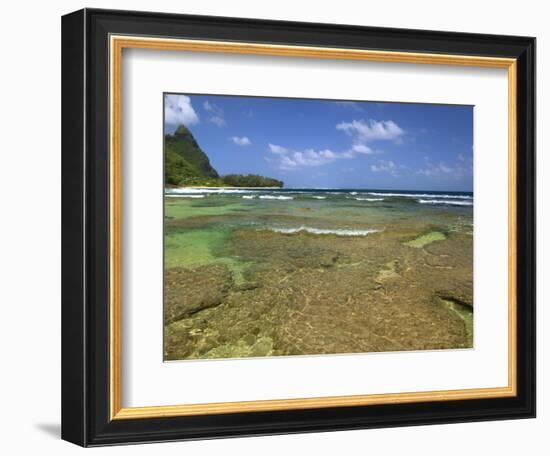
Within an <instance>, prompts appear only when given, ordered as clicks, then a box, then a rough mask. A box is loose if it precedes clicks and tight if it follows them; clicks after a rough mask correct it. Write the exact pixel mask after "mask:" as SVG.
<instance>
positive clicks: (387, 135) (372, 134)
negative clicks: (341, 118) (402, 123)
mask: <svg viewBox="0 0 550 456" xmlns="http://www.w3.org/2000/svg"><path fill="white" fill-rule="evenodd" d="M336 129H337V130H342V131H345V132H346V133H348V134H349V135H352V136H353V137H354V138H355V140H356V141H357V142H358V143H359V144H364V143H368V142H371V141H380V140H386V141H387V140H390V141H396V140H398V139H400V138H401V137H402V136H403V134H404V133H405V132H404V131H403V129H401V127H399V125H397V124H396V123H395V122H394V121H393V120H383V121H380V122H379V121H376V120H373V119H370V120H368V121H365V120H362V119H361V120H352V121H351V122H340V123H339V124H338V125H336Z"/></svg>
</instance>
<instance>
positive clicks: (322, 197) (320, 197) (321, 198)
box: [313, 196, 327, 200]
mask: <svg viewBox="0 0 550 456" xmlns="http://www.w3.org/2000/svg"><path fill="white" fill-rule="evenodd" d="M313 198H315V199H318V200H324V199H327V197H326V196H314V197H313Z"/></svg>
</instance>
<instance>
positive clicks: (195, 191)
mask: <svg viewBox="0 0 550 456" xmlns="http://www.w3.org/2000/svg"><path fill="white" fill-rule="evenodd" d="M254 192H255V190H251V189H244V188H243V189H237V188H207V187H200V188H199V187H180V188H170V189H167V190H166V193H168V194H171V193H175V194H178V195H202V194H208V193H254Z"/></svg>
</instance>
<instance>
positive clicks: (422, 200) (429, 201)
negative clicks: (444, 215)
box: [418, 199, 474, 206]
mask: <svg viewBox="0 0 550 456" xmlns="http://www.w3.org/2000/svg"><path fill="white" fill-rule="evenodd" d="M418 202H419V203H421V204H450V205H453V206H473V205H474V203H473V202H472V201H453V200H425V199H419V200H418Z"/></svg>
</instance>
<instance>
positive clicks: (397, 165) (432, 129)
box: [164, 94, 473, 191]
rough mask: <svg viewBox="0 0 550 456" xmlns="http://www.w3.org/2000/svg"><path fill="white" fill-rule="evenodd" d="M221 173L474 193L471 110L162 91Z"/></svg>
mask: <svg viewBox="0 0 550 456" xmlns="http://www.w3.org/2000/svg"><path fill="white" fill-rule="evenodd" d="M164 101H165V131H166V132H167V133H172V132H173V131H174V130H175V129H176V127H177V126H178V125H179V124H184V125H185V126H187V127H188V128H189V129H190V130H191V132H192V133H193V135H194V136H195V139H196V140H197V142H198V143H199V145H200V146H201V148H202V149H203V150H204V151H205V152H206V154H207V155H208V157H209V158H210V161H211V163H212V165H213V166H214V167H215V168H216V170H217V171H218V172H219V173H220V174H222V175H223V174H229V173H240V174H247V173H254V174H261V175H263V176H268V177H274V178H277V179H281V180H283V181H284V182H285V187H310V188H311V187H319V188H320V187H332V188H369V189H374V188H376V189H400V190H455V191H472V187H473V182H472V181H473V176H472V167H473V107H472V106H450V105H433V104H413V103H380V102H363V101H361V102H348V101H328V100H308V99H287V98H260V97H240V96H221V95H177V94H166V95H165V100H164Z"/></svg>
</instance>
